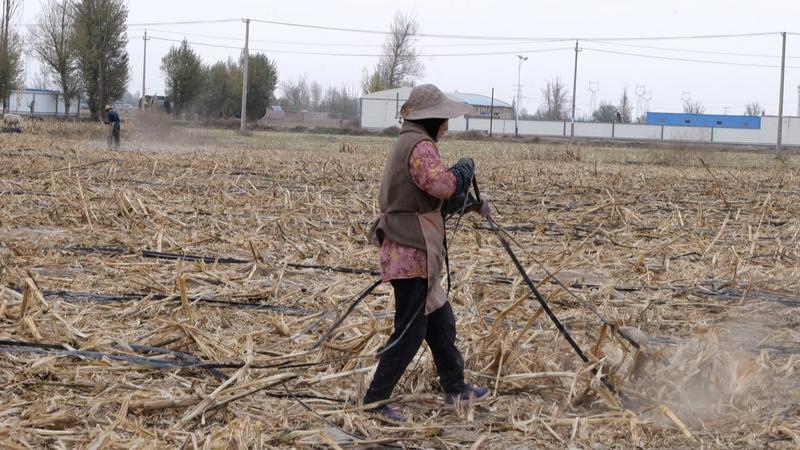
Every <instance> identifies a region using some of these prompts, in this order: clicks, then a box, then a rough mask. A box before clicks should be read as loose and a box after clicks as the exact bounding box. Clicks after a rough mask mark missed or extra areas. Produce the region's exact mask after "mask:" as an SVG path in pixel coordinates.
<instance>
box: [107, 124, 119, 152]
mask: <svg viewBox="0 0 800 450" xmlns="http://www.w3.org/2000/svg"><path fill="white" fill-rule="evenodd" d="M119 133H120V128H119V127H114V126H112V127H111V132H110V133H109V134H108V149H109V150H111V149H112V148H113V149H115V150H119V141H120V136H119Z"/></svg>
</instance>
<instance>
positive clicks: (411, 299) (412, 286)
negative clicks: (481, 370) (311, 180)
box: [364, 84, 490, 421]
mask: <svg viewBox="0 0 800 450" xmlns="http://www.w3.org/2000/svg"><path fill="white" fill-rule="evenodd" d="M471 110H472V109H471V107H470V106H468V105H466V104H464V103H459V102H456V101H453V100H450V99H449V98H447V96H446V95H444V94H443V93H442V91H440V90H439V89H438V88H437V87H436V86H434V85H432V84H424V85H420V86H416V87H414V89H412V90H411V94H410V95H409V96H408V100H407V101H406V102H405V104H404V105H403V107H402V108H401V109H400V115H401V116H402V118H403V120H404V122H403V126H402V128H401V129H400V137H399V138H398V139H397V141H396V142H395V144H394V147H393V148H392V151H391V153H390V154H389V158H388V160H387V161H386V165H385V168H384V173H383V181H382V182H381V187H380V193H379V195H378V204H379V205H380V211H381V215H380V217H379V218H378V220H377V221H375V222H373V225H372V226H371V227H370V233H369V234H370V241H371V242H373V243H375V244H378V245H379V246H380V251H379V258H380V263H381V278H382V279H383V280H384V281H389V282H391V283H392V287H393V288H394V301H395V313H394V333H392V336H391V337H390V338H389V342H388V343H387V344H386V346H384V349H383V351H382V353H381V355H380V361H379V362H378V367H377V369H376V370H375V375H374V377H373V379H372V383H370V385H369V389H368V390H367V392H366V395H365V396H364V404H370V403H376V402H380V401H383V400H387V399H388V398H389V397H390V396H391V395H392V391H393V390H394V388H395V385H396V384H397V382H398V381H399V380H400V377H401V376H402V375H403V372H405V370H406V367H408V364H409V363H410V362H411V360H412V359H413V358H414V355H416V354H417V350H418V349H419V347H420V345H421V344H422V341H426V342H427V343H428V347H429V348H430V349H431V353H432V354H433V361H434V363H435V364H436V371H437V372H438V374H439V385H440V386H441V387H442V390H443V391H444V406H445V408H447V409H453V408H455V405H456V403H458V402H462V401H464V402H466V401H468V400H469V399H470V398H472V399H474V400H476V401H480V400H484V399H486V398H487V397H488V396H489V394H490V392H489V389H487V388H485V387H478V386H474V385H472V384H467V383H465V381H464V359H463V358H462V356H461V352H459V351H458V348H457V347H456V320H455V317H454V316H453V308H452V307H451V306H450V303H449V302H448V301H447V300H448V299H447V294H446V293H445V291H444V289H443V288H442V285H441V283H440V281H441V275H442V274H441V271H442V266H443V265H444V264H443V263H444V258H445V248H444V236H445V228H444V219H443V214H442V209H444V210H445V211H447V210H450V209H452V207H453V206H455V208H454V211H458V210H459V208H461V207H463V206H462V205H464V203H465V202H464V200H463V199H464V197H465V196H466V195H467V192H468V191H469V188H470V183H471V180H472V177H473V171H474V170H475V166H474V162H473V161H472V159H470V158H461V159H460V160H459V161H458V162H457V163H456V164H455V165H453V166H451V167H450V168H448V167H447V166H445V165H444V163H443V162H442V160H441V159H440V158H439V150H438V148H437V147H436V142H438V141H439V139H440V138H441V137H442V135H443V134H444V133H445V131H447V129H448V121H449V119H450V118H453V117H459V116H462V115H464V114H469V113H470V111H471ZM456 199H461V200H456ZM443 204H444V205H445V206H443ZM480 206H482V207H481V208H476V209H475V211H476V212H477V211H478V209H480V213H481V214H482V215H484V216H488V214H489V213H488V205H486V204H482V205H480ZM374 411H375V412H377V413H379V414H382V415H383V416H385V417H387V418H389V419H391V420H395V421H404V420H405V417H403V416H402V415H401V414H400V412H399V411H397V410H396V409H394V408H393V407H392V406H390V405H383V406H379V407H377V408H375V409H374Z"/></svg>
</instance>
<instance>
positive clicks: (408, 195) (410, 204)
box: [370, 122, 442, 251]
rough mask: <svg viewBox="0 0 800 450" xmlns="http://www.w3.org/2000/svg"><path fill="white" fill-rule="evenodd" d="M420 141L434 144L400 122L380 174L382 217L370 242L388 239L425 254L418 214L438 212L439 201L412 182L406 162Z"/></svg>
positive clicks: (421, 131) (421, 132) (411, 125)
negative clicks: (400, 124) (397, 133)
mask: <svg viewBox="0 0 800 450" xmlns="http://www.w3.org/2000/svg"><path fill="white" fill-rule="evenodd" d="M422 141H431V142H433V139H431V137H430V136H429V135H428V133H427V132H426V131H425V129H424V128H423V127H421V126H420V125H417V124H415V123H411V122H405V123H403V127H402V128H401V129H400V137H399V138H398V139H397V142H395V144H394V147H392V151H391V153H390V154H389V158H388V159H387V161H386V167H385V168H384V171H383V180H382V181H381V190H380V193H379V194H378V206H379V207H380V210H381V217H380V218H379V219H378V221H377V222H376V223H374V224H373V226H372V229H371V230H370V240H375V239H377V242H378V243H380V242H383V238H384V237H388V238H389V239H390V240H392V241H394V242H396V243H398V244H401V245H405V246H407V247H413V248H416V249H418V250H422V251H426V246H425V237H424V236H423V234H422V228H420V225H419V218H418V216H417V214H421V213H428V212H431V211H437V210H439V209H440V208H441V206H442V201H441V200H439V199H438V198H436V197H433V196H431V195H428V194H426V193H425V192H424V191H423V190H421V189H420V188H418V187H417V185H416V184H414V181H413V180H412V179H411V173H410V172H409V170H408V162H409V160H410V159H411V152H412V151H413V150H414V147H416V145H417V144H419V143H420V142H422Z"/></svg>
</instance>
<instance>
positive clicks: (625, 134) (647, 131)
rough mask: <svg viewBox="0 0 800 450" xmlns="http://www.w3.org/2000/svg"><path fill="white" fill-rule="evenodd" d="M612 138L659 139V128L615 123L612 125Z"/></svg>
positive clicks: (656, 126) (657, 126)
mask: <svg viewBox="0 0 800 450" xmlns="http://www.w3.org/2000/svg"><path fill="white" fill-rule="evenodd" d="M614 137H615V138H616V139H661V126H659V125H634V124H630V123H617V124H614Z"/></svg>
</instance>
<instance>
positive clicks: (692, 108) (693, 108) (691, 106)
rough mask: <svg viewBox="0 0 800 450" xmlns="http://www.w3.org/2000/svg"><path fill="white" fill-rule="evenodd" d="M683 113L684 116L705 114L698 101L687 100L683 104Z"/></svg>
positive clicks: (704, 109)
mask: <svg viewBox="0 0 800 450" xmlns="http://www.w3.org/2000/svg"><path fill="white" fill-rule="evenodd" d="M683 112H684V113H686V114H703V113H704V112H706V108H705V106H703V102H701V101H700V100H697V101H694V102H693V101H691V100H688V101H686V102H684V103H683Z"/></svg>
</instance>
